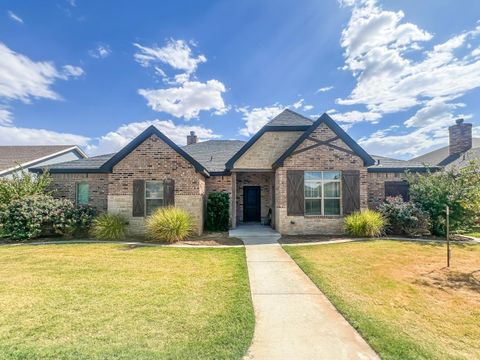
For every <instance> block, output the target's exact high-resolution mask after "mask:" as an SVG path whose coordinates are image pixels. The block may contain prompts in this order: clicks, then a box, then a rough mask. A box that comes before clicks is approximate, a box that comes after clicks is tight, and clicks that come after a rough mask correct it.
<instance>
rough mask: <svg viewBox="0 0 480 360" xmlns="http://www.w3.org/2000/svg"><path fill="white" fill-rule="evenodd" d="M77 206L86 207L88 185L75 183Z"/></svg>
mask: <svg viewBox="0 0 480 360" xmlns="http://www.w3.org/2000/svg"><path fill="white" fill-rule="evenodd" d="M76 200H77V205H88V183H86V182H81V183H77V199H76Z"/></svg>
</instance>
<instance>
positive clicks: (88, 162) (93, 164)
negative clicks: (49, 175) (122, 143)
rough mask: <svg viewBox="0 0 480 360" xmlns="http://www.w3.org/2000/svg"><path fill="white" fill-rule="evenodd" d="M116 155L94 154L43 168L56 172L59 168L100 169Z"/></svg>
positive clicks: (71, 169)
mask: <svg viewBox="0 0 480 360" xmlns="http://www.w3.org/2000/svg"><path fill="white" fill-rule="evenodd" d="M113 155H115V153H113V154H105V155H98V156H93V157H90V158H87V159H78V160H72V161H66V162H63V163H58V164H53V165H48V166H45V167H44V168H42V169H39V170H43V169H48V170H49V171H50V172H56V171H57V170H62V171H64V170H67V171H73V170H99V169H100V167H101V166H102V165H103V164H105V163H106V162H107V161H108V160H110V159H111V158H112V156H113ZM36 169H37V168H33V169H31V170H33V171H35V170H36Z"/></svg>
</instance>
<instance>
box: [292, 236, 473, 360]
mask: <svg viewBox="0 0 480 360" xmlns="http://www.w3.org/2000/svg"><path fill="white" fill-rule="evenodd" d="M285 249H286V251H287V252H288V253H289V254H290V255H291V256H292V258H293V259H294V260H295V261H296V262H297V263H298V264H299V266H300V267H301V268H302V269H303V270H304V271H305V272H306V273H307V274H308V276H310V278H311V279H312V280H313V281H314V282H315V283H316V284H317V286H318V287H319V288H320V289H321V290H322V291H323V292H324V293H325V295H326V296H327V297H328V298H329V299H330V301H332V303H333V304H334V305H335V306H336V307H337V309H338V310H339V311H340V312H341V313H342V314H343V315H344V316H345V317H346V318H347V320H348V321H349V322H350V323H351V324H352V325H353V326H354V327H355V328H357V329H358V330H359V331H360V333H361V334H362V335H363V336H364V338H365V339H366V340H367V341H368V342H369V343H370V344H371V346H372V347H373V348H374V349H375V350H376V351H377V352H378V353H379V354H380V356H381V357H382V358H384V359H479V358H480V340H479V339H480V246H479V245H453V246H452V253H453V258H452V267H451V268H450V269H447V268H445V261H446V260H445V258H446V256H445V253H446V248H445V245H443V244H441V245H440V244H439V245H435V244H429V243H424V244H420V243H412V242H397V241H369V242H354V243H343V244H331V245H316V246H298V247H297V246H285Z"/></svg>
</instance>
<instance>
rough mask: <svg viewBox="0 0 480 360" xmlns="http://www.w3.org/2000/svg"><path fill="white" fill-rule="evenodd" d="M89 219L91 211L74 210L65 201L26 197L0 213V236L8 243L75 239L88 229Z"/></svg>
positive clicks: (91, 209) (11, 203)
mask: <svg viewBox="0 0 480 360" xmlns="http://www.w3.org/2000/svg"><path fill="white" fill-rule="evenodd" d="M93 216H94V209H93V208H91V207H88V206H82V207H78V208H77V207H75V206H74V205H73V204H72V202H71V201H69V200H66V199H54V198H53V197H51V196H49V195H28V196H25V197H23V198H21V199H15V200H12V201H11V202H10V203H9V204H8V205H6V206H4V207H2V209H1V210H0V221H1V223H2V226H3V229H2V232H3V233H4V236H6V237H8V238H10V239H12V240H26V239H33V238H36V237H39V236H49V235H52V234H58V235H66V236H72V235H76V234H79V233H82V232H85V231H86V230H87V229H88V228H89V226H90V224H91V222H92V219H93Z"/></svg>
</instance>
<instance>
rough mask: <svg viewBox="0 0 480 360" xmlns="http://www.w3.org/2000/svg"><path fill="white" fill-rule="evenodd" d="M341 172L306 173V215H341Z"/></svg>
mask: <svg viewBox="0 0 480 360" xmlns="http://www.w3.org/2000/svg"><path fill="white" fill-rule="evenodd" d="M340 176H341V175H340V172H339V171H306V172H305V215H340V211H341V210H340Z"/></svg>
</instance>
